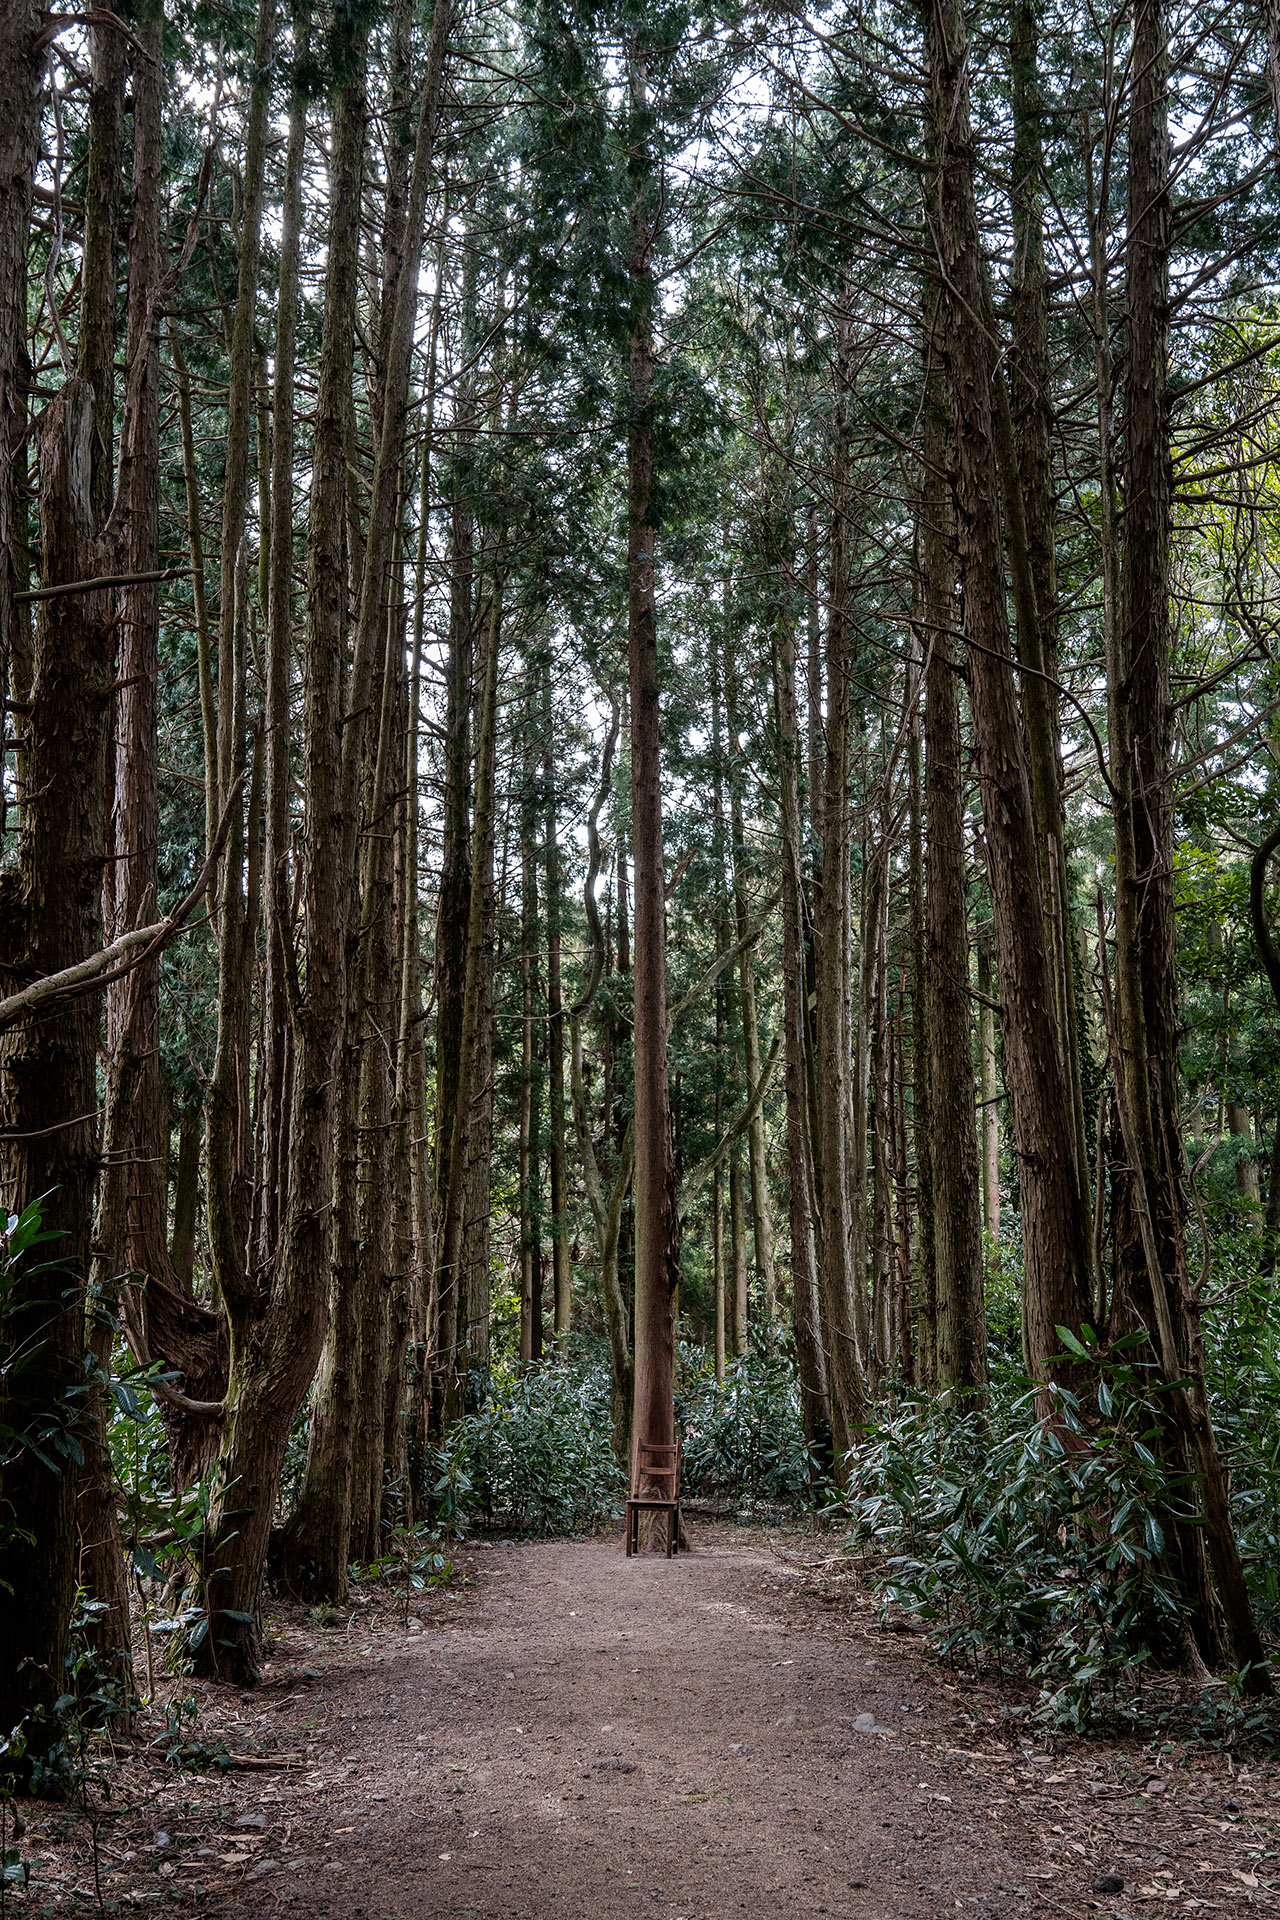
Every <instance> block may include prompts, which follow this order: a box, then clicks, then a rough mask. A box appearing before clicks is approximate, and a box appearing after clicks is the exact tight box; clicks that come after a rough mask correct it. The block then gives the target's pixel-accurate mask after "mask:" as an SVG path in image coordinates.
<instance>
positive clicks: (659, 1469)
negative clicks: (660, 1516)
mask: <svg viewBox="0 0 1280 1920" xmlns="http://www.w3.org/2000/svg"><path fill="white" fill-rule="evenodd" d="M682 1452H683V1449H682V1447H681V1445H680V1442H679V1441H677V1442H676V1443H675V1445H674V1446H653V1445H650V1444H649V1443H648V1442H642V1443H641V1445H640V1448H639V1452H638V1454H637V1457H636V1461H635V1466H634V1470H633V1477H632V1483H631V1492H630V1493H629V1494H628V1496H627V1506H626V1515H625V1521H626V1531H627V1558H628V1559H629V1560H630V1559H631V1558H632V1557H633V1556H634V1555H635V1554H636V1553H637V1552H638V1551H639V1547H640V1515H641V1514H642V1513H668V1514H670V1515H671V1519H670V1521H669V1523H668V1526H667V1558H668V1560H670V1559H671V1558H672V1557H673V1555H675V1554H677V1553H678V1552H679V1551H680V1467H681V1455H682ZM645 1482H647V1483H648V1485H649V1491H647V1492H644V1493H641V1492H640V1491H639V1487H640V1485H641V1484H642V1483H645ZM654 1483H656V1485H655V1484H654ZM667 1487H669V1488H670V1492H668V1491H666V1488H667Z"/></svg>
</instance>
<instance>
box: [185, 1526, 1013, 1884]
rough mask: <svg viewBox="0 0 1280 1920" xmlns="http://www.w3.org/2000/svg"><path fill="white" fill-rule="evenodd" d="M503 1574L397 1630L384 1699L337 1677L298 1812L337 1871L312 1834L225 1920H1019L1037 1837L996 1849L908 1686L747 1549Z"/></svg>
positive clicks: (528, 1556)
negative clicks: (788, 1608) (917, 1726)
mask: <svg viewBox="0 0 1280 1920" xmlns="http://www.w3.org/2000/svg"><path fill="white" fill-rule="evenodd" d="M493 1557H494V1558H495V1559H497V1560H498V1561H499V1565H498V1569H497V1570H496V1571H495V1573H494V1575H493V1576H492V1577H491V1578H490V1579H489V1580H488V1581H487V1583H486V1591H485V1593H484V1596H483V1598H482V1600H481V1601H480V1603H479V1604H477V1605H474V1606H472V1607H470V1608H468V1609H467V1610H466V1612H465V1613H464V1614H462V1615H461V1616H460V1617H459V1618H458V1619H457V1621H456V1624H455V1625H454V1627H453V1629H452V1631H449V1632H446V1633H443V1634H438V1635H437V1634H427V1633H420V1634H418V1635H416V1636H410V1635H407V1634H406V1636H405V1641H404V1644H403V1645H402V1646H401V1647H399V1648H398V1649H397V1650H396V1651H395V1652H394V1653H393V1654H392V1655H391V1656H390V1657H389V1658H386V1659H384V1661H383V1662H382V1665H381V1668H380V1671H379V1673H378V1675H377V1678H376V1680H375V1679H373V1677H372V1676H369V1675H368V1674H367V1673H363V1672H362V1673H359V1674H356V1675H353V1676H352V1680H351V1682H348V1683H347V1684H346V1685H345V1686H344V1685H343V1683H342V1682H341V1681H339V1680H338V1676H337V1675H336V1674H335V1675H333V1676H332V1678H333V1680H335V1681H338V1686H337V1688H336V1689H335V1691H334V1693H333V1695H332V1696H331V1697H330V1699H329V1701H328V1702H327V1703H326V1704H327V1705H329V1708H330V1724H331V1725H332V1723H333V1720H334V1718H335V1717H336V1716H338V1715H340V1716H341V1724H342V1727H343V1730H344V1734H345V1736H346V1747H345V1757H346V1766H345V1772H344V1774H343V1775H341V1776H340V1777H339V1778H338V1779H336V1780H335V1779H332V1778H329V1779H328V1780H327V1781H326V1785H325V1787H324V1788H323V1789H319V1788H315V1789H312V1791H311V1794H310V1795H307V1796H302V1795H299V1796H298V1799H299V1800H302V1799H303V1798H304V1797H305V1798H310V1799H311V1801H312V1817H313V1818H314V1816H315V1813H317V1812H319V1811H320V1809H319V1808H317V1807H316V1806H315V1800H316V1799H323V1802H324V1811H323V1819H324V1821H325V1824H326V1825H328V1826H329V1838H330V1841H331V1844H330V1845H329V1846H328V1847H327V1848H326V1849H325V1850H324V1855H323V1856H322V1857H323V1865H320V1860H319V1858H318V1857H317V1852H316V1850H315V1835H314V1832H313V1833H312V1834H311V1835H309V1836H308V1844H307V1847H306V1860H305V1865H302V1866H300V1867H298V1868H297V1869H295V1871H293V1872H287V1871H284V1870H281V1871H279V1872H271V1873H269V1874H268V1875H265V1876H264V1877H263V1879H262V1880H261V1881H258V1882H255V1883H253V1884H252V1885H251V1886H246V1887H245V1889H244V1891H243V1893H242V1894H241V1896H240V1897H239V1898H238V1899H236V1900H234V1901H231V1902H227V1903H225V1904H222V1905H220V1908H219V1911H220V1913H222V1914H225V1915H226V1917H227V1920H231V1916H233V1915H234V1916H237V1920H238V1917H239V1916H240V1915H245V1916H248V1915H257V1914H260V1913H262V1914H265V1913H270V1912H273V1911H275V1910H276V1909H277V1907H278V1905H279V1904H280V1903H282V1902H287V1903H288V1904H290V1905H295V1906H300V1907H301V1908H303V1910H304V1911H306V1912H307V1913H308V1914H316V1915H360V1914H364V1915H369V1916H371V1917H372V1916H377V1917H378V1920H383V1916H385V1917H386V1920H392V1916H397V1917H398V1916H404V1920H418V1916H423V1917H424V1920H425V1916H428V1915H430V1916H435V1915H446V1914H450V1915H452V1914H458V1915H479V1916H484V1917H485V1920H488V1917H489V1916H497V1915H504V1916H506V1915H511V1916H516V1915H520V1916H523V1915H529V1916H537V1920H552V1916H555V1917H556V1920H588V1917H590V1920H612V1916H614V1915H632V1914H638V1913H643V1914H661V1915H683V1916H688V1917H689V1920H694V1917H695V1916H696V1917H697V1920H702V1916H707V1917H708V1920H710V1917H711V1916H716V1920H719V1916H721V1915H724V1916H729V1915H738V1914H756V1915H759V1914H765V1915H770V1914H784V1913H826V1914H832V1915H849V1916H855V1915H856V1916H863V1915H867V1916H871V1915H875V1916H882V1915H883V1916H889V1915H893V1916H895V1917H896V1916H898V1915H902V1916H904V1917H905V1916H908V1915H910V1916H915V1915H921V1916H934V1915H938V1914H941V1913H944V1912H955V1911H956V1910H957V1909H959V1910H961V1911H965V1912H968V1913H979V1914H984V1915H987V1914H991V1915H994V1914H1005V1913H1013V1912H1016V1911H1025V1910H1026V1905H1027V1903H1026V1901H1025V1899H1023V1900H1019V1899H1018V1897H1017V1895H1016V1893H1015V1890H1014V1888H1015V1883H1019V1882H1022V1881H1023V1879H1024V1869H1025V1866H1026V1861H1027V1854H1028V1852H1029V1851H1030V1849H1031V1844H1032V1843H1031V1841H1030V1838H1029V1836H1025V1835H1022V1834H1020V1833H1019V1832H1018V1830H1017V1827H1016V1826H1015V1828H1014V1830H1013V1831H1012V1832H1010V1831H1009V1830H1008V1829H1007V1828H1006V1829H1005V1830H1004V1831H1003V1832H1001V1833H1000V1834H999V1835H998V1836H997V1835H995V1834H993V1833H992V1832H991V1829H990V1823H989V1822H985V1821H983V1819H982V1815H983V1813H984V1812H985V1808H984V1806H983V1805H982V1795H981V1794H980V1793H979V1794H975V1793H974V1791H973V1787H972V1785H971V1783H968V1782H966V1781H965V1780H964V1778H963V1775H961V1777H960V1778H959V1779H953V1778H952V1770H951V1769H950V1768H948V1769H947V1771H946V1778H945V1780H944V1779H942V1778H940V1777H939V1768H938V1765H937V1760H938V1756H937V1754H936V1753H935V1752H933V1751H932V1750H930V1751H929V1752H928V1757H927V1760H924V1761H923V1762H922V1757H921V1751H920V1748H919V1742H918V1741H917V1740H916V1739H915V1738H909V1737H907V1736H904V1734H903V1733H902V1731H901V1728H902V1723H903V1722H905V1721H906V1720H907V1719H909V1718H910V1719H918V1718H919V1717H920V1716H919V1709H920V1707H921V1705H922V1704H924V1703H922V1702H921V1700H920V1698H919V1694H920V1689H919V1686H918V1685H916V1684H913V1683H912V1681H911V1680H910V1677H909V1675H908V1674H906V1673H904V1672H902V1671H900V1670H899V1669H898V1667H897V1665H896V1663H892V1662H891V1661H886V1660H885V1659H884V1658H883V1657H882V1656H881V1657H877V1655H876V1653H875V1652H874V1651H872V1650H869V1649H868V1647H867V1646H866V1644H865V1643H861V1644H860V1643H858V1642H854V1641H850V1642H848V1643H846V1644H845V1645H843V1646H838V1647H833V1646H832V1645H831V1643H830V1642H827V1641H823V1640H815V1639H813V1638H811V1637H809V1636H808V1635H806V1634H805V1633H804V1632H802V1631H798V1630H792V1629H791V1628H789V1626H788V1625H787V1624H786V1623H785V1622H784V1621H782V1620H781V1619H780V1618H779V1617H778V1610H777V1608H776V1606H775V1607H774V1608H772V1609H766V1607H765V1606H764V1605H762V1604H761V1602H762V1599H763V1597H764V1596H762V1595H761V1594H760V1593H759V1592H758V1591H757V1588H758V1586H759V1581H760V1577H761V1575H762V1573H766V1574H767V1573H768V1571H769V1570H770V1569H769V1564H768V1559H767V1558H765V1556H764V1555H762V1550H761V1549H760V1548H759V1547H755V1548H751V1547H748V1548H745V1549H744V1548H742V1547H735V1546H733V1545H712V1544H700V1545H699V1548H698V1550H697V1551H696V1552H694V1553H691V1554H689V1555H687V1556H684V1557H682V1558H680V1559H677V1560H675V1561H668V1560H666V1559H665V1558H659V1557H655V1556H652V1555H648V1556H643V1557H641V1558H639V1559H636V1560H631V1561H628V1560H627V1559H626V1558H625V1557H624V1556H623V1555H622V1553H621V1552H620V1550H619V1545H618V1542H617V1541H616V1540H609V1541H596V1542H590V1543H553V1544H545V1545H523V1546H520V1547H516V1548H513V1549H510V1550H508V1551H507V1552H506V1553H501V1554H499V1553H495V1554H494V1556H493ZM762 1561H763V1564H762ZM926 1711H927V1707H926ZM859 1720H861V1721H862V1722H863V1725H862V1726H861V1727H860V1726H859V1724H858V1723H859ZM868 1720H870V1722H871V1726H870V1728H868V1727H867V1721H868ZM881 1727H883V1728H884V1729H885V1730H884V1731H883V1732H882V1731H879V1730H878V1729H880V1728H881ZM291 1797H292V1796H291ZM299 1810H301V1809H299ZM285 1811H286V1810H285V1807H284V1806H283V1805H281V1806H280V1807H279V1809H278V1811H277V1812H276V1814H275V1816H274V1818H273V1819H272V1823H271V1825H272V1828H273V1829H276V1830H277V1831H281V1829H282V1826H283V1824H284V1822H283V1820H282V1816H284V1815H285ZM289 1811H290V1812H292V1811H293V1810H292V1808H291V1809H289ZM270 1844H271V1845H272V1848H273V1852H282V1853H286V1854H287V1853H288V1852H289V1850H290V1848H289V1843H288V1842H285V1841H284V1837H283V1832H282V1831H281V1843H280V1844H278V1845H277V1843H276V1841H275V1839H274V1837H273V1838H272V1840H271V1843H270ZM317 1868H319V1870H318V1871H317Z"/></svg>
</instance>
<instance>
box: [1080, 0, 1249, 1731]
mask: <svg viewBox="0 0 1280 1920" xmlns="http://www.w3.org/2000/svg"><path fill="white" fill-rule="evenodd" d="M1132 17H1133V56H1132V57H1133V75H1134V78H1133V91H1132V100H1131V105H1130V112H1129V178H1128V247H1127V261H1126V267H1127V271H1126V314H1125V334H1126V349H1127V351H1126V360H1125V387H1124V502H1125V511H1124V523H1123V571H1122V577H1121V600H1120V620H1119V623H1118V628H1117V630H1116V632H1115V636H1114V643H1113V647H1112V657H1111V658H1110V659H1109V660H1108V663H1107V665H1108V675H1107V681H1108V729H1109V732H1110V735H1111V740H1110V746H1111V769H1112V780H1113V783H1114V787H1115V792H1114V794H1113V801H1114V816H1115V822H1116V984H1117V1002H1116V1051H1117V1052H1118V1055H1119V1058H1118V1062H1117V1082H1118V1084H1117V1097H1118V1101H1119V1105H1120V1113H1121V1120H1122V1124H1123V1125H1124V1128H1125V1134H1126V1142H1125V1144H1126V1156H1125V1157H1126V1160H1127V1161H1128V1162H1129V1166H1128V1171H1127V1173H1126V1174H1125V1175H1124V1176H1123V1177H1122V1184H1121V1191H1120V1196H1119V1198H1120V1206H1119V1209H1118V1215H1117V1230H1116V1275H1115V1285H1114V1289H1113V1303H1112V1317H1113V1321H1114V1323H1115V1325H1116V1326H1117V1328H1123V1327H1125V1326H1126V1325H1131V1324H1133V1323H1134V1322H1135V1321H1137V1322H1140V1323H1141V1324H1143V1325H1145V1326H1146V1328H1147V1329H1148V1332H1149V1333H1150V1334H1151V1336H1152V1343H1153V1346H1154V1347H1155V1350H1156V1355H1157V1358H1158V1360H1159V1363H1160V1365H1161V1367H1162V1369H1163V1371H1164V1373H1165V1375H1166V1377H1167V1378H1168V1379H1169V1380H1170V1381H1171V1382H1172V1381H1176V1380H1180V1379H1181V1380H1185V1382H1186V1385H1185V1387H1178V1388H1176V1389H1175V1391H1174V1394H1173V1404H1174V1407H1175V1411H1176V1415H1177V1419H1178V1427H1179V1440H1180V1443H1181V1447H1182V1448H1183V1450H1184V1454H1185V1459H1186V1464H1187V1465H1188V1466H1189V1467H1191V1468H1192V1469H1193V1471H1194V1474H1195V1479H1194V1481H1193V1485H1194V1486H1195V1489H1196V1498H1197V1503H1198V1505H1199V1507H1200V1511H1201V1515H1202V1519H1203V1527H1202V1528H1188V1527H1183V1528H1180V1529H1179V1534H1180V1544H1181V1548H1182V1564H1183V1573H1184V1578H1185V1579H1186V1581H1187V1583H1188V1586H1189V1589H1190V1594H1191V1598H1192V1600H1193V1602H1194V1603H1198V1604H1197V1606H1196V1611H1197V1616H1198V1621H1199V1625H1200V1628H1201V1631H1202V1633H1203V1635H1204V1639H1203V1642H1202V1645H1203V1650H1204V1651H1206V1652H1209V1653H1213V1652H1214V1651H1215V1648H1214V1645H1213V1640H1214V1636H1213V1634H1212V1631H1211V1621H1210V1620H1209V1619H1207V1618H1206V1609H1205V1607H1204V1604H1203V1601H1204V1595H1203V1593H1202V1591H1201V1589H1202V1586H1203V1574H1202V1571H1201V1554H1202V1551H1203V1549H1207V1552H1208V1557H1209V1560H1210V1562H1211V1565H1212V1569H1213V1576H1214V1581H1215V1584H1216V1587H1217V1593H1218V1599H1219V1601H1220V1603H1221V1606H1222V1610H1223V1614H1224V1616H1225V1624H1226V1633H1227V1639H1228V1643H1229V1645H1230V1648H1231V1652H1232V1655H1233V1658H1234V1659H1235V1661H1236V1663H1237V1665H1238V1666H1240V1667H1245V1666H1246V1665H1247V1666H1248V1668H1249V1674H1248V1677H1247V1679H1246V1683H1245V1684H1246V1687H1247V1688H1248V1690H1249V1691H1251V1692H1257V1693H1263V1692H1269V1691H1270V1675H1269V1670H1268V1668H1267V1666H1266V1664H1265V1654H1264V1651H1263V1647H1262V1643H1261V1640H1260V1638H1259V1635H1258V1632H1257V1627H1256V1624H1255V1622H1254V1618H1253V1611H1252V1606H1251V1603H1250V1600H1249V1594H1248V1589H1247V1587H1246V1584H1245V1577H1244V1568H1243V1564H1242V1562H1241V1558H1240V1549H1239V1544H1238V1542H1237V1540H1236V1535H1235V1529H1234V1524H1233V1521H1232V1517H1231V1511H1230V1504H1229V1500H1228V1496H1227V1489H1226V1482H1225V1477H1224V1474H1223V1470H1222V1463H1221V1458H1220V1456H1219V1454H1218V1450H1217V1445H1216V1441H1215V1438H1214V1432H1213V1425H1212V1421H1211V1418H1210V1411H1209V1404H1208V1395H1207V1392H1206V1390H1205V1382H1204V1348H1203V1339H1202V1335H1201V1329H1200V1310H1201V1303H1200V1297H1199V1291H1198V1288H1197V1286H1196V1285H1195V1283H1194V1282H1193V1281H1192V1279H1191V1276H1190V1274H1189V1272H1188V1269H1187V1256H1186V1235H1185V1221H1184V1205H1185V1203H1184V1196H1183V1187H1182V1168H1183V1159H1182V1140H1181V1134H1180V1131H1179V1126H1178V1003H1177V980H1176V975H1175V971H1174V945H1175V932H1174V901H1173V795H1172V781H1171V777H1170V751H1169V749H1170V740H1171V735H1172V717H1173V716H1172V705H1171V699H1170V691H1169V525H1170V489H1171V471H1170V468H1171V462H1170V452H1169V422H1168V352H1169V340H1168V328H1169V293H1168V289H1169V228H1170V191H1169V130H1168V58H1169V55H1168V37H1167V26H1166V20H1165V13H1164V7H1163V0H1134V5H1133V14H1132ZM1202 1541H1203V1548H1202V1545H1201V1542H1202Z"/></svg>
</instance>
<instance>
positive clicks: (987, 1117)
mask: <svg viewBox="0 0 1280 1920" xmlns="http://www.w3.org/2000/svg"><path fill="white" fill-rule="evenodd" d="M977 946H978V992H979V994H980V995H981V998H980V1000H979V1001H978V1060H979V1075H980V1077H979V1081H978V1087H979V1094H980V1097H981V1100H982V1224H983V1227H984V1228H985V1229H986V1231H987V1233H988V1234H989V1235H990V1236H991V1239H992V1240H993V1241H998V1240H999V1238H1000V1106H999V1100H998V1095H999V1085H998V1080H997V1075H996V1021H995V1013H994V1011H993V1009H992V1006H991V1000H992V994H993V991H994V987H995V982H994V980H993V978H992V972H991V928H990V925H985V926H983V927H981V928H980V929H979V931H978V940H977Z"/></svg>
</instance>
